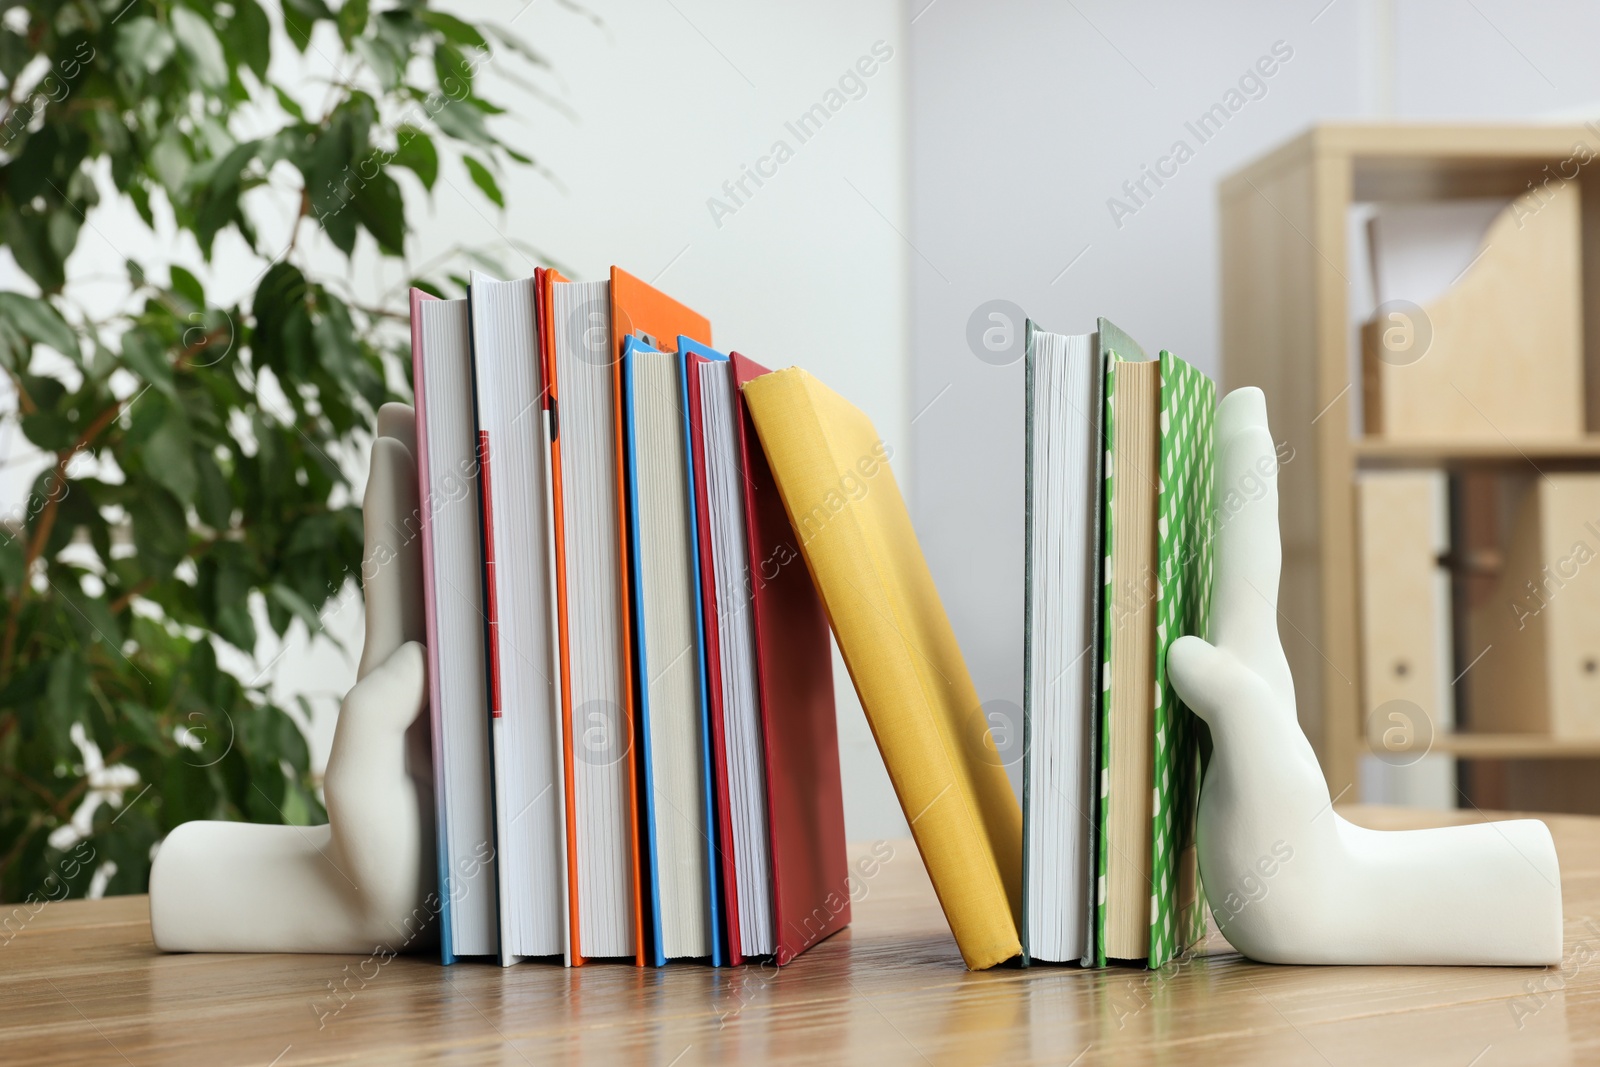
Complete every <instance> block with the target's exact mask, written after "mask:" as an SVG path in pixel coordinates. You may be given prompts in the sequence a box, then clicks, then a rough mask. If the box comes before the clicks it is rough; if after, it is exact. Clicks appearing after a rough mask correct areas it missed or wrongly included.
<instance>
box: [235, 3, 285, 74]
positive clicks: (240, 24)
mask: <svg viewBox="0 0 1600 1067" xmlns="http://www.w3.org/2000/svg"><path fill="white" fill-rule="evenodd" d="M223 33H224V34H225V35H226V36H227V39H228V48H229V50H230V51H231V52H232V53H233V54H234V55H235V56H237V57H238V58H239V59H242V60H243V61H244V64H245V66H247V67H249V68H250V71H251V72H252V73H253V74H255V76H256V78H257V80H259V81H265V80H266V78H267V65H268V64H269V63H270V62H271V61H272V23H270V22H268V21H267V13H266V12H265V11H262V10H261V5H260V4H257V3H256V0H233V18H231V19H229V20H228V24H227V27H226V28H225V29H224V30H223ZM273 88H274V89H276V88H277V87H276V86H274V87H273ZM280 92H281V90H280Z"/></svg>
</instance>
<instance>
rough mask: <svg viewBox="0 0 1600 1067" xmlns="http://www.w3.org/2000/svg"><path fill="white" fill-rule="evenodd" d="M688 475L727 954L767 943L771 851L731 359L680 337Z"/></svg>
mask: <svg viewBox="0 0 1600 1067" xmlns="http://www.w3.org/2000/svg"><path fill="white" fill-rule="evenodd" d="M678 348H679V351H681V352H682V353H683V354H684V368H683V369H684V375H683V384H684V401H685V404H684V410H685V412H686V413H687V415H688V429H689V433H688V435H687V438H686V442H687V444H688V460H689V471H690V477H691V480H692V482H693V492H692V493H691V504H692V509H691V510H692V522H693V526H694V531H695V539H696V543H697V551H698V559H697V562H696V567H695V570H696V574H697V578H698V584H699V589H700V613H699V614H700V620H701V647H702V649H703V651H704V656H703V658H702V664H703V665H704V668H705V673H704V675H703V678H704V681H705V697H706V701H705V706H706V723H707V735H708V736H709V738H710V741H711V744H710V749H709V753H708V754H709V756H710V760H709V765H708V767H709V775H710V780H711V790H710V794H709V795H711V796H712V797H713V798H714V799H715V802H716V803H715V810H714V813H713V814H714V818H713V826H714V827H715V830H714V833H713V835H712V839H713V841H714V842H715V846H716V847H715V849H714V850H713V851H714V854H715V858H716V866H717V869H718V876H719V877H718V878H717V884H716V887H715V888H716V893H715V896H716V897H717V900H718V904H719V908H718V910H719V911H720V912H721V913H722V917H721V923H720V927H721V930H722V932H723V934H724V941H725V943H726V946H727V951H726V962H727V963H729V964H731V965H733V966H738V965H739V964H741V963H743V962H744V960H745V958H746V957H747V956H763V955H770V954H771V953H772V951H773V938H772V934H773V920H772V856H771V850H770V848H769V844H768V838H767V832H768V823H767V816H768V807H767V797H766V770H765V766H764V762H765V761H764V757H763V754H762V738H761V714H760V706H759V693H758V689H757V680H756V658H755V656H756V652H755V634H754V619H753V613H752V611H751V610H750V594H751V586H750V571H749V567H748V565H747V564H746V555H745V553H746V547H745V519H744V502H745V493H746V491H747V490H746V488H745V483H744V480H743V478H742V472H741V471H740V464H739V443H738V417H739V415H738V406H737V399H736V397H737V392H736V387H735V386H734V384H733V365H732V363H730V362H729V361H728V357H727V356H726V355H724V354H723V353H721V352H718V351H716V350H715V349H711V348H708V347H706V346H705V345H701V344H698V343H696V342H694V341H691V340H689V339H688V338H679V340H678Z"/></svg>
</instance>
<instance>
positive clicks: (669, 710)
mask: <svg viewBox="0 0 1600 1067" xmlns="http://www.w3.org/2000/svg"><path fill="white" fill-rule="evenodd" d="M683 362H684V357H683V356H681V355H679V354H676V353H671V352H661V351H658V350H657V349H655V348H654V347H652V346H651V345H650V344H648V343H647V342H645V341H642V340H640V339H639V338H637V337H629V338H627V339H626V340H625V342H624V345H623V352H622V420H623V422H622V424H623V441H624V451H625V453H626V457H625V462H626V479H627V480H626V486H627V492H628V538H629V545H630V549H631V551H630V552H629V556H630V565H631V568H632V575H631V577H632V582H631V585H632V591H633V611H634V619H635V632H634V655H635V665H634V667H635V672H636V674H637V678H638V684H637V692H638V698H637V700H636V707H637V713H638V717H639V723H638V727H639V728H638V737H639V744H640V763H641V767H642V769H643V772H644V773H643V789H642V790H641V792H642V793H643V803H642V804H641V810H642V814H643V823H644V838H645V843H644V855H645V861H646V862H645V867H646V874H647V877H646V879H645V881H646V883H647V885H648V895H649V903H650V918H649V925H650V931H651V938H650V941H651V945H650V954H651V958H652V960H653V962H654V963H655V964H656V965H657V966H662V965H664V964H665V963H666V962H667V961H668V960H669V959H709V960H710V961H711V962H712V963H713V964H720V963H721V962H722V958H723V945H722V941H723V939H722V936H721V925H720V916H719V911H720V909H719V908H718V906H717V903H718V895H719V892H720V884H719V879H718V877H717V873H718V872H717V864H716V849H715V847H714V846H713V844H712V840H713V838H714V836H715V833H716V822H715V819H714V816H713V809H714V803H713V796H712V786H711V775H710V766H711V765H710V743H711V742H710V734H709V711H708V709H707V705H706V671H705V638H704V620H703V619H702V618H701V610H700V593H699V590H700V586H699V575H698V567H699V559H698V551H697V544H698V542H697V540H696V536H695V526H694V509H693V507H692V503H691V502H692V499H693V482H692V478H693V467H692V464H690V462H689V452H688V446H687V425H686V417H685V416H686V407H685V392H684V385H683V380H684V379H683Z"/></svg>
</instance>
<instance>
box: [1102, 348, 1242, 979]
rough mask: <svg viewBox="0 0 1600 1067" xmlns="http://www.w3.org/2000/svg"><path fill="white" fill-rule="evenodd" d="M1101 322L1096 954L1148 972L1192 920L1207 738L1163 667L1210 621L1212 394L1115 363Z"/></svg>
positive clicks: (1169, 367)
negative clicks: (1172, 650) (1171, 651)
mask: <svg viewBox="0 0 1600 1067" xmlns="http://www.w3.org/2000/svg"><path fill="white" fill-rule="evenodd" d="M1108 325H1109V324H1107V323H1105V321H1104V320H1102V321H1101V326H1102V335H1103V337H1104V340H1103V341H1102V347H1103V348H1105V349H1106V351H1107V358H1108V363H1107V367H1106V372H1105V374H1106V377H1105V382H1106V385H1105V414H1104V418H1105V423H1106V428H1105V434H1106V440H1107V450H1106V460H1105V471H1106V473H1105V490H1104V491H1105V501H1106V505H1105V521H1104V544H1105V576H1106V577H1105V589H1104V593H1103V597H1104V601H1105V610H1104V615H1103V621H1102V627H1103V637H1102V640H1101V650H1102V679H1103V687H1102V691H1101V702H1102V711H1101V761H1100V762H1101V826H1102V829H1101V842H1100V855H1099V861H1098V862H1099V869H1100V877H1101V879H1102V880H1103V881H1102V886H1101V888H1100V890H1099V897H1100V901H1099V905H1098V913H1097V924H1098V927H1099V933H1098V942H1099V943H1098V944H1097V946H1096V959H1097V961H1098V962H1100V963H1102V964H1103V963H1104V962H1105V960H1107V959H1118V960H1127V961H1142V962H1144V963H1146V964H1147V965H1148V966H1149V967H1151V968H1159V967H1161V966H1164V965H1165V964H1166V963H1167V962H1168V961H1170V960H1171V959H1172V958H1173V957H1174V956H1175V955H1177V954H1178V953H1180V952H1182V951H1184V950H1185V949H1186V948H1187V947H1188V946H1189V945H1191V944H1192V943H1193V942H1194V941H1195V940H1197V939H1198V938H1199V937H1200V936H1201V934H1202V933H1203V932H1204V922H1205V919H1204V898H1203V896H1202V891H1201V888H1200V883H1199V870H1198V863H1197V862H1196V852H1195V843H1194V825H1195V814H1196V811H1197V808H1198V803H1199V788H1200V776H1201V768H1202V765H1203V760H1204V753H1205V751H1206V749H1207V735H1206V734H1205V731H1204V728H1203V726H1202V725H1201V724H1200V722H1199V720H1198V718H1197V717H1196V716H1195V715H1194V714H1193V712H1192V711H1190V710H1189V709H1188V708H1186V707H1185V706H1184V705H1183V704H1182V702H1181V701H1179V700H1178V697H1177V694H1176V692H1175V691H1174V690H1173V687H1172V683H1171V680H1170V678H1169V677H1168V674H1167V669H1166V660H1167V649H1168V648H1169V647H1170V646H1171V644H1172V642H1173V641H1175V640H1177V638H1178V637H1180V636H1183V635H1185V634H1194V635H1198V636H1201V637H1204V636H1206V634H1207V628H1208V625H1209V617H1210V597H1211V593H1210V590H1211V566H1212V564H1211V541H1212V536H1213V533H1214V529H1213V515H1214V509H1213V494H1214V491H1215V490H1214V486H1213V481H1212V475H1213V469H1214V466H1215V463H1214V457H1213V455H1212V447H1213V444H1212V442H1213V437H1214V432H1213V421H1214V414H1215V410H1216V392H1215V387H1214V386H1213V384H1212V383H1211V380H1210V379H1209V378H1207V377H1206V376H1205V375H1203V374H1201V373H1200V372H1199V371H1197V370H1195V369H1194V368H1193V367H1191V366H1189V364H1187V363H1185V362H1184V361H1183V360H1181V359H1178V358H1177V357H1176V356H1174V355H1172V354H1171V353H1170V352H1166V351H1163V352H1162V353H1161V354H1160V356H1159V358H1158V359H1157V360H1130V359H1127V358H1124V351H1126V352H1128V353H1137V354H1138V355H1142V354H1143V353H1142V352H1141V351H1139V350H1138V349H1137V346H1135V345H1132V344H1131V343H1128V342H1127V341H1125V335H1121V336H1119V335H1120V331H1117V332H1116V333H1110V332H1109V331H1107V330H1106V329H1105V327H1106V326H1108ZM1107 342H1109V344H1107ZM1119 348H1121V349H1123V350H1124V351H1119V350H1118V349H1119Z"/></svg>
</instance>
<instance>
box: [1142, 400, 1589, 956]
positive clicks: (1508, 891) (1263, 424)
mask: <svg viewBox="0 0 1600 1067" xmlns="http://www.w3.org/2000/svg"><path fill="white" fill-rule="evenodd" d="M1216 427H1217V428H1216V434H1217V437H1216V455H1217V457H1218V458H1217V469H1216V470H1217V473H1216V478H1217V485H1216V488H1217V495H1216V499H1217V504H1218V508H1219V521H1220V527H1219V530H1218V532H1217V542H1216V557H1215V558H1216V572H1215V580H1214V582H1215V584H1214V590H1213V591H1214V595H1213V599H1212V609H1211V638H1212V641H1213V642H1214V644H1208V643H1207V642H1205V641H1202V640H1200V639H1199V638H1197V637H1184V638H1180V639H1179V640H1177V641H1175V642H1173V644H1172V647H1171V650H1170V652H1169V655H1168V664H1169V667H1170V670H1171V674H1172V680H1173V684H1174V686H1176V688H1177V691H1178V694H1179V695H1180V696H1181V697H1182V698H1183V699H1184V701H1185V703H1187V704H1188V705H1189V706H1190V707H1191V708H1193V709H1194V710H1195V712H1196V713H1197V714H1198V715H1199V716H1200V717H1201V718H1202V719H1204V720H1205V721H1206V723H1207V724H1209V726H1210V728H1211V738H1212V742H1213V746H1214V748H1213V751H1212V754H1211V762H1210V764H1209V766H1208V767H1207V769H1206V772H1205V779H1204V783H1203V784H1202V786H1201V792H1200V812H1199V825H1198V828H1197V837H1198V842H1199V859H1200V873H1201V877H1202V879H1203V881H1204V884H1205V893H1206V897H1207V898H1208V900H1209V901H1210V903H1211V908H1212V914H1213V915H1215V916H1216V918H1217V921H1218V925H1219V926H1220V927H1221V929H1222V932H1223V933H1224V934H1225V935H1226V936H1227V938H1228V940H1229V941H1230V942H1232V943H1233V945H1234V947H1235V948H1237V949H1238V950H1239V951H1240V952H1243V953H1244V954H1245V955H1246V956H1248V957H1250V958H1251V959H1255V960H1260V961H1262V962H1266V963H1350V964H1524V965H1541V964H1557V963H1560V962H1561V934H1562V923H1561V874H1560V869H1559V867H1558V865H1557V862H1556V850H1555V845H1554V843H1553V842H1552V841H1551V838H1550V831H1549V829H1548V828H1547V827H1546V826H1545V825H1544V823H1542V822H1539V821H1538V820H1535V819H1517V820H1514V821H1510V822H1493V823H1476V824H1472V825H1466V826H1451V827H1446V828H1443V829H1437V830H1403V831H1380V830H1367V829H1363V828H1362V827H1359V826H1355V825H1352V824H1351V823H1349V822H1347V821H1345V820H1344V819H1342V818H1340V817H1339V814H1338V813H1337V812H1335V811H1334V810H1333V807H1332V801H1331V798H1330V797H1329V793H1328V785H1327V782H1326V781H1325V780H1324V779H1323V776H1322V771H1321V769H1320V768H1319V766H1318V764H1317V759H1316V756H1315V755H1314V754H1313V752H1312V750H1311V745H1310V744H1309V743H1308V742H1307V741H1306V738H1305V734H1303V733H1302V732H1301V730H1300V724H1299V721H1298V720H1297V719H1296V717H1295V698H1294V679H1293V678H1292V677H1290V674H1289V664H1288V661H1287V660H1286V659H1285V658H1284V654H1283V646H1282V644H1281V643H1280V642H1279V639H1278V619H1277V603H1278V572H1279V568H1280V565H1281V562H1282V549H1281V546H1280V544H1279V541H1278V487H1277V460H1276V453H1275V451H1274V449H1273V444H1272V437H1271V434H1270V433H1269V432H1268V430H1267V412H1266V402H1265V399H1264V398H1263V396H1262V394H1261V391H1260V390H1259V389H1239V390H1235V391H1234V392H1233V393H1230V394H1229V395H1228V396H1227V398H1226V399H1224V400H1223V401H1222V404H1221V405H1220V406H1219V408H1218V410H1217V420H1216ZM1263 487H1264V488H1263ZM1241 501H1242V505H1241ZM1230 508H1231V509H1234V510H1233V511H1232V513H1231V514H1230Z"/></svg>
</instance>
